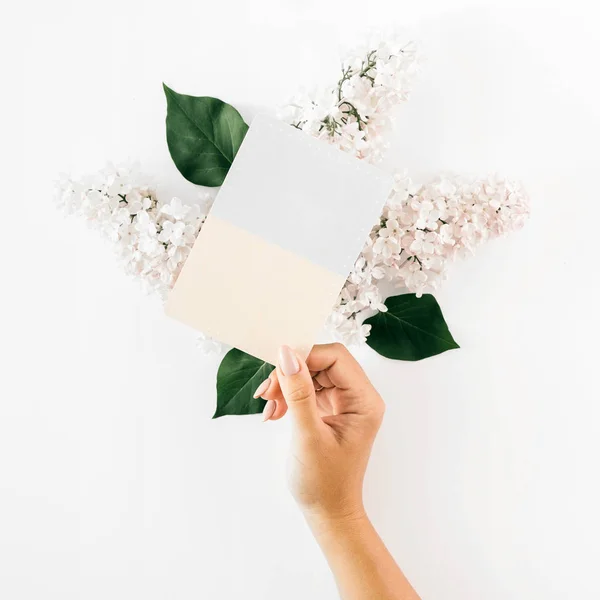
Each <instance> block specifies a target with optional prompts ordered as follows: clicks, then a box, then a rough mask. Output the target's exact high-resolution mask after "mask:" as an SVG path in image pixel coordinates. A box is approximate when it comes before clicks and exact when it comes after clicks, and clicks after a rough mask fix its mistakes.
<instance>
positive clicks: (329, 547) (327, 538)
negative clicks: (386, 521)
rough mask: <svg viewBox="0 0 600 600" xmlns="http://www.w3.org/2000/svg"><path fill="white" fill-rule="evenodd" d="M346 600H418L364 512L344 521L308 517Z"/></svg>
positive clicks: (340, 519)
mask: <svg viewBox="0 0 600 600" xmlns="http://www.w3.org/2000/svg"><path fill="white" fill-rule="evenodd" d="M307 521H308V524H309V525H310V527H311V529H312V531H313V534H314V536H315V538H316V540H317V542H318V543H319V545H320V546H321V549H322V550H323V553H324V554H325V557H326V558H327V561H328V563H329V566H330V568H331V571H332V572H333V574H334V576H335V579H336V581H337V584H338V588H339V590H340V595H341V598H342V600H418V598H419V597H418V596H417V593H416V592H415V591H414V590H413V588H412V587H411V585H410V583H409V582H408V580H407V579H406V577H404V574H403V573H402V571H401V570H400V568H399V567H398V565H397V564H396V562H395V560H394V558H393V557H392V555H391V554H390V553H389V551H388V549H387V548H386V547H385V544H384V543H383V541H382V540H381V538H380V537H379V535H378V534H377V531H375V528H374V527H373V525H372V523H371V521H370V520H369V518H368V517H367V516H366V514H365V513H364V512H362V511H361V512H358V513H356V514H353V515H351V516H346V517H340V518H327V517H322V516H315V515H312V516H311V515H307Z"/></svg>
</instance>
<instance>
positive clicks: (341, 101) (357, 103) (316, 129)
mask: <svg viewBox="0 0 600 600" xmlns="http://www.w3.org/2000/svg"><path fill="white" fill-rule="evenodd" d="M418 71H419V53H418V51H417V47H416V45H415V44H414V42H408V43H403V42H400V41H392V42H386V43H379V44H377V45H374V46H371V47H370V48H369V47H367V48H365V49H363V50H360V51H357V52H355V53H354V54H353V55H352V56H350V57H349V58H348V59H347V60H345V61H344V63H343V64H342V74H341V77H340V79H339V81H338V83H337V85H335V86H334V87H331V88H327V89H324V90H322V91H321V92H319V93H317V94H314V95H311V96H309V95H306V96H303V97H301V98H296V99H294V100H293V101H292V102H291V103H290V104H289V105H288V106H286V107H285V108H284V109H282V110H281V112H280V117H281V118H282V119H283V120H284V121H286V122H288V123H290V124H291V125H293V126H294V127H297V128H298V129H301V130H302V131H306V132H307V133H309V134H311V135H313V136H315V137H318V138H322V139H326V140H328V141H329V142H330V143H332V144H334V145H335V146H337V147H338V148H340V149H341V150H344V151H346V152H350V153H352V154H354V155H355V156H357V157H358V158H361V159H366V160H368V161H369V162H371V163H376V162H379V161H380V160H381V158H382V157H383V152H384V150H385V148H386V144H385V140H384V136H383V133H384V132H385V131H386V130H387V129H388V127H389V125H390V123H391V118H392V116H391V109H392V108H393V107H394V106H396V105H397V104H399V103H400V102H403V101H405V100H407V99H408V97H409V94H410V92H411V89H412V84H413V81H414V79H415V76H416V75H417V73H418Z"/></svg>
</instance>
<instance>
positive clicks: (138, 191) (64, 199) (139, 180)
mask: <svg viewBox="0 0 600 600" xmlns="http://www.w3.org/2000/svg"><path fill="white" fill-rule="evenodd" d="M146 181H147V180H144V178H143V177H141V176H140V174H139V173H138V172H137V169H136V168H132V167H114V166H112V165H108V166H107V167H106V168H105V169H103V170H102V171H100V172H99V173H96V174H94V175H90V176H87V177H84V178H83V179H81V180H73V179H70V178H66V177H65V178H63V179H62V180H61V181H60V183H59V186H58V190H57V198H56V199H57V202H58V204H59V205H60V206H61V207H62V208H63V209H64V211H65V212H66V213H68V214H75V215H78V216H80V217H83V218H84V219H85V220H86V221H87V222H88V224H89V225H90V226H91V227H93V228H94V229H98V230H100V232H101V233H102V234H103V235H104V236H105V237H107V238H108V239H109V240H111V241H112V242H114V247H115V250H116V253H117V256H118V257H119V259H120V260H121V261H122V263H123V266H124V268H125V271H126V272H127V273H128V274H130V275H132V276H133V277H135V278H136V279H139V280H140V281H141V282H142V285H143V286H144V288H145V289H146V290H147V291H148V292H151V293H156V294H158V296H159V297H161V298H162V299H165V298H166V296H167V293H168V291H169V290H170V289H171V288H172V287H173V284H174V283H175V280H176V279H177V275H178V274H179V272H180V270H181V267H182V266H183V263H184V262H185V259H186V258H187V256H188V254H189V253H190V250H191V248H192V245H193V244H194V241H195V240H196V236H197V235H198V232H199V231H200V228H201V227H202V224H203V223H204V219H205V218H206V214H207V212H208V209H209V208H210V202H211V200H210V196H209V195H208V194H206V193H204V194H203V195H202V198H201V200H202V201H203V203H204V204H203V205H192V206H187V205H184V204H183V203H182V202H181V200H179V199H178V198H173V199H172V200H171V201H170V202H169V203H163V202H162V201H161V200H160V199H159V198H158V197H157V195H156V191H155V190H154V189H153V187H152V186H151V185H149V184H148V183H146Z"/></svg>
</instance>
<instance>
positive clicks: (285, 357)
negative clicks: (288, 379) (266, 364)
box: [279, 346, 300, 376]
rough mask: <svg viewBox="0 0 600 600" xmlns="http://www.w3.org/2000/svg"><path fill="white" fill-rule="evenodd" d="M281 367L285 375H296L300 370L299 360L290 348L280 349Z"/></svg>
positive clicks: (282, 347) (283, 347)
mask: <svg viewBox="0 0 600 600" xmlns="http://www.w3.org/2000/svg"><path fill="white" fill-rule="evenodd" d="M279 367H280V368H281V371H282V372H283V374H284V375H286V376H288V375H295V374H296V373H297V372H298V371H299V370H300V365H299V364H298V359H297V358H296V355H295V354H294V352H293V351H292V349H291V348H290V347H289V346H281V348H279Z"/></svg>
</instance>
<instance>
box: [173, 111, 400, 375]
mask: <svg viewBox="0 0 600 600" xmlns="http://www.w3.org/2000/svg"><path fill="white" fill-rule="evenodd" d="M391 187H392V178H391V177H390V176H388V175H386V174H384V173H382V172H381V171H380V170H378V169H377V168H375V167H373V166H371V165H368V164H365V163H362V162H361V161H359V160H358V159H356V158H354V157H351V156H349V155H347V154H345V153H343V152H342V151H340V150H337V149H335V148H333V147H331V146H329V145H328V144H327V143H326V142H324V141H321V140H316V139H314V138H312V137H310V136H309V135H307V134H305V133H304V132H301V131H298V130H296V129H295V128H293V127H291V126H289V125H287V124H285V123H282V122H280V121H276V120H274V119H270V118H268V117H265V116H258V117H256V118H255V120H254V121H253V122H252V125H251V126H250V128H249V130H248V133H247V134H246V138H245V139H244V142H243V143H242V145H241V147H240V150H239V151H238V154H237V156H236V158H235V160H234V162H233V165H232V167H231V169H230V170H229V173H228V175H227V178H226V179H225V182H224V184H223V187H222V188H221V190H220V192H219V195H218V196H217V199H216V201H215V204H214V206H213V208H212V210H211V213H210V215H209V217H208V219H207V220H206V223H205V224H204V226H203V227H202V230H201V231H200V234H199V236H198V239H197V240H196V243H195V244H194V248H193V249H192V252H191V254H190V256H189V257H188V259H187V260H186V262H185V265H184V267H183V269H182V272H181V274H180V275H179V278H178V279H177V283H176V284H175V287H174V288H173V290H172V291H171V294H170V295H169V298H168V300H167V305H166V312H167V314H168V315H170V316H172V317H174V318H175V319H178V320H179V321H182V322H184V323H186V324H188V325H190V326H192V327H194V328H196V329H198V330H200V331H202V332H204V333H206V334H208V335H210V336H211V337H214V338H216V339H218V340H220V341H222V342H225V343H227V344H229V345H231V346H234V347H236V348H239V349H240V350H243V351H245V352H247V353H248V354H252V355H253V356H256V357H258V358H260V359H262V360H265V361H267V362H269V363H271V364H275V362H276V361H277V350H278V348H279V346H281V345H282V344H288V345H290V346H291V347H292V348H294V349H296V350H297V351H298V352H299V353H300V354H302V355H303V356H306V355H307V354H308V352H309V351H310V348H311V347H312V345H313V344H314V342H315V339H316V337H317V335H318V334H319V332H320V330H321V329H322V327H323V324H324V322H325V320H326V318H327V316H328V315H329V313H330V312H331V309H332V307H333V305H334V304H335V302H336V300H337V297H338V295H339V292H340V290H341V288H342V286H343V285H344V281H345V279H346V277H347V275H348V273H349V272H350V270H351V268H352V266H353V264H354V261H355V260H356V257H357V256H358V254H359V253H360V251H361V249H362V247H363V244H364V242H365V240H366V238H367V236H368V234H369V231H370V230H371V227H372V225H373V224H374V223H375V222H376V221H377V219H378V218H379V215H380V214H381V211H382V209H383V205H384V203H385V200H386V198H387V196H388V193H389V191H390V190H391Z"/></svg>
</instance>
